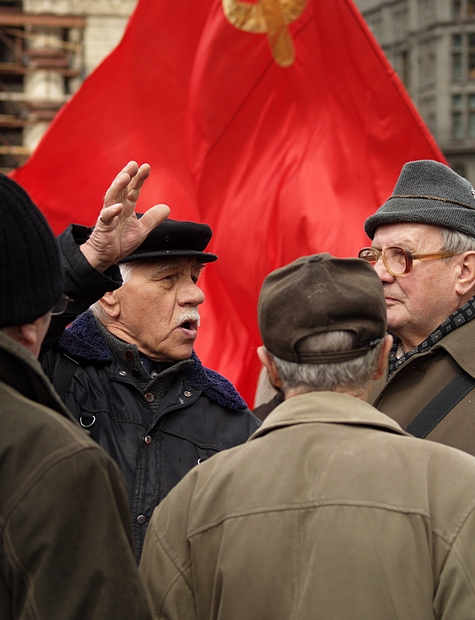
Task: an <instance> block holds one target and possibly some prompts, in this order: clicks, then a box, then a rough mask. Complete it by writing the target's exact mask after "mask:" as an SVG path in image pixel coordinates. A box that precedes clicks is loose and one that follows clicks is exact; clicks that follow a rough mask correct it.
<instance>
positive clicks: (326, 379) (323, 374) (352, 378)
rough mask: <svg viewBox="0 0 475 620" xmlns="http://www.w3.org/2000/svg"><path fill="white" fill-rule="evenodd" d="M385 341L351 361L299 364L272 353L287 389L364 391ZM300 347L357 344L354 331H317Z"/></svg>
mask: <svg viewBox="0 0 475 620" xmlns="http://www.w3.org/2000/svg"><path fill="white" fill-rule="evenodd" d="M383 343H384V340H382V341H381V342H380V343H379V344H378V345H377V346H376V347H375V348H374V349H371V350H370V351H368V352H367V353H365V354H364V355H361V356H360V357H357V358H356V359H352V360H349V361H347V362H338V363H330V364H298V363H296V362H287V361H285V360H282V359H279V358H278V357H275V356H272V357H273V359H274V362H275V365H276V367H277V371H278V373H279V377H280V379H281V381H282V389H283V390H284V392H288V391H289V390H291V389H292V390H293V389H300V390H302V391H305V392H323V391H331V392H335V391H345V390H351V391H353V392H356V393H360V392H361V393H362V392H363V391H364V389H365V388H366V386H367V385H368V383H369V382H370V381H371V380H372V379H373V377H374V375H375V373H376V370H377V368H378V362H379V358H380V355H381V349H382V347H383ZM298 348H299V352H306V351H313V352H318V351H347V350H349V349H352V348H353V334H352V333H351V332H349V331H334V332H326V333H323V334H316V335H313V336H309V337H308V338H305V339H304V340H303V341H302V342H301V343H300V344H299V347H298Z"/></svg>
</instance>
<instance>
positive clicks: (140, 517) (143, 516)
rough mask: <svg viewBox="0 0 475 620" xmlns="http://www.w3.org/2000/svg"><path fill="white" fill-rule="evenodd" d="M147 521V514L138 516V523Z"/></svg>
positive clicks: (141, 523)
mask: <svg viewBox="0 0 475 620" xmlns="http://www.w3.org/2000/svg"><path fill="white" fill-rule="evenodd" d="M146 521H147V517H146V516H145V515H139V516H138V517H137V523H138V524H139V525H143V524H144V523H146Z"/></svg>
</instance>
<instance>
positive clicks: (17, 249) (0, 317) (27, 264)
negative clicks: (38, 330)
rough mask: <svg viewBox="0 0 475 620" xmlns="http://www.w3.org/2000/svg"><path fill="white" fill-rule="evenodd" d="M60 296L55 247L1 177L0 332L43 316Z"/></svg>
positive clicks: (19, 191) (42, 222) (29, 206)
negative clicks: (0, 329) (2, 328)
mask: <svg viewBox="0 0 475 620" xmlns="http://www.w3.org/2000/svg"><path fill="white" fill-rule="evenodd" d="M62 293H63V271H62V266H61V260H60V254H59V246H58V243H57V241H56V239H55V237H54V235H53V232H52V230H51V228H50V227H49V225H48V223H47V221H46V219H45V218H44V216H43V215H42V213H41V212H40V211H39V209H38V208H37V207H36V206H35V205H34V204H33V202H32V201H31V199H30V197H29V196H28V194H27V193H26V192H25V190H24V189H23V188H22V187H20V186H19V185H18V184H17V183H15V181H13V180H12V179H10V178H8V177H6V176H5V175H0V328H1V327H10V326H13V325H25V324H27V323H31V322H32V321H35V320H36V319H38V318H39V317H41V316H43V315H44V314H46V313H47V312H48V311H49V310H51V308H52V307H53V306H54V305H55V303H57V302H58V301H59V299H60V297H61V295H62Z"/></svg>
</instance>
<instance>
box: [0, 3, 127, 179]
mask: <svg viewBox="0 0 475 620" xmlns="http://www.w3.org/2000/svg"><path fill="white" fill-rule="evenodd" d="M136 3H137V0H0V170H1V171H3V172H8V171H10V170H11V169H12V168H16V167H17V166H19V165H21V164H22V163H23V162H24V161H25V160H26V159H27V157H28V156H29V155H30V154H31V153H32V152H33V150H34V148H35V147H36V145H37V144H38V142H39V140H40V139H41V137H42V136H43V134H44V132H45V131H46V129H47V127H48V125H49V124H50V122H51V120H52V119H53V118H54V116H55V115H56V114H57V112H58V111H59V109H60V108H61V106H62V105H63V104H64V103H65V102H66V101H67V100H68V99H69V97H71V95H72V94H73V93H74V92H75V91H76V90H77V88H79V86H80V85H81V84H82V82H83V81H84V79H85V77H87V75H89V74H90V73H91V71H92V70H93V69H94V68H95V67H97V65H98V64H99V63H100V62H101V61H102V60H103V59H104V58H105V57H106V56H107V55H108V54H109V53H110V52H111V51H112V49H113V48H114V47H115V46H116V45H117V44H118V43H119V41H120V39H121V37H122V35H123V32H124V29H125V26H126V24H127V20H128V18H129V16H130V14H131V13H132V11H133V10H134V8H135V5H136Z"/></svg>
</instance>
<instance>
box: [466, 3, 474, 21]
mask: <svg viewBox="0 0 475 620" xmlns="http://www.w3.org/2000/svg"><path fill="white" fill-rule="evenodd" d="M467 17H475V0H467Z"/></svg>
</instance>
